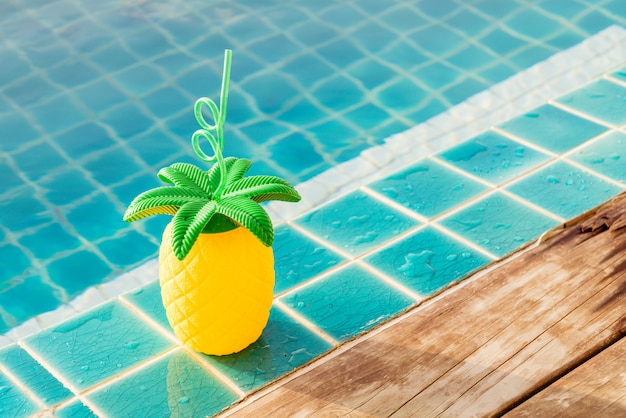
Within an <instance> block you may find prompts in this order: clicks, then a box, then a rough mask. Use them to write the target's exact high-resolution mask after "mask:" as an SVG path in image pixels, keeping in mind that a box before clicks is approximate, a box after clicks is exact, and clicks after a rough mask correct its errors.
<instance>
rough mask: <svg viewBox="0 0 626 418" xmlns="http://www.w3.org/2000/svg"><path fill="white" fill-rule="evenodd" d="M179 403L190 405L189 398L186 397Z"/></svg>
mask: <svg viewBox="0 0 626 418" xmlns="http://www.w3.org/2000/svg"><path fill="white" fill-rule="evenodd" d="M178 403H189V398H188V397H186V396H183V397H182V398H180V399H179V400H178Z"/></svg>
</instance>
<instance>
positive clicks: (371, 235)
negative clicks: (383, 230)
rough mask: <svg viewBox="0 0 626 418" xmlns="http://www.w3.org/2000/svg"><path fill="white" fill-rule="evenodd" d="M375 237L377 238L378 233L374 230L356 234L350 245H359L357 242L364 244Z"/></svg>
mask: <svg viewBox="0 0 626 418" xmlns="http://www.w3.org/2000/svg"><path fill="white" fill-rule="evenodd" d="M376 238H378V234H377V233H376V232H372V231H370V232H368V233H367V234H365V235H358V236H356V237H355V238H354V240H352V245H359V244H364V243H367V242H372V241H374V240H375V239H376Z"/></svg>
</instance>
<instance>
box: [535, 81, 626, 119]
mask: <svg viewBox="0 0 626 418" xmlns="http://www.w3.org/2000/svg"><path fill="white" fill-rule="evenodd" d="M596 80H599V78H597V79H596ZM587 85H588V84H586V85H585V86H587ZM585 86H581V87H580V88H579V89H582V88H585ZM575 91H578V89H577V90H575ZM559 99H560V97H559V98H556V99H553V100H549V101H548V102H547V104H549V105H551V106H554V107H556V108H558V109H560V110H562V111H564V112H567V113H571V114H572V115H576V116H578V117H580V118H582V119H585V120H587V121H591V122H593V123H595V124H596V125H600V126H604V127H605V128H609V129H617V126H615V125H613V124H612V123H609V122H606V121H603V120H602V119H598V118H596V117H595V116H592V115H590V114H588V113H585V112H583V111H581V110H578V109H575V108H573V107H571V106H568V105H566V104H564V103H561V102H559V101H558V100H559Z"/></svg>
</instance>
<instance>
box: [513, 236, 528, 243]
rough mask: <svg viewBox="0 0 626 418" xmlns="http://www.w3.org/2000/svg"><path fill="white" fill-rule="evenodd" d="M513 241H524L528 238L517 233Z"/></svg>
mask: <svg viewBox="0 0 626 418" xmlns="http://www.w3.org/2000/svg"><path fill="white" fill-rule="evenodd" d="M513 241H515V242H524V241H526V240H525V239H524V237H520V236H519V235H516V236H515V238H513Z"/></svg>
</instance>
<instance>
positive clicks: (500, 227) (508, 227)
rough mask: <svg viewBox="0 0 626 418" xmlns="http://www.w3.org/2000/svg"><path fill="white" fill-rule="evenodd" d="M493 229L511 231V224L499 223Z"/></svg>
mask: <svg viewBox="0 0 626 418" xmlns="http://www.w3.org/2000/svg"><path fill="white" fill-rule="evenodd" d="M493 228H494V229H504V230H507V229H511V225H509V224H503V223H497V224H495V225H494V226H493Z"/></svg>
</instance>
